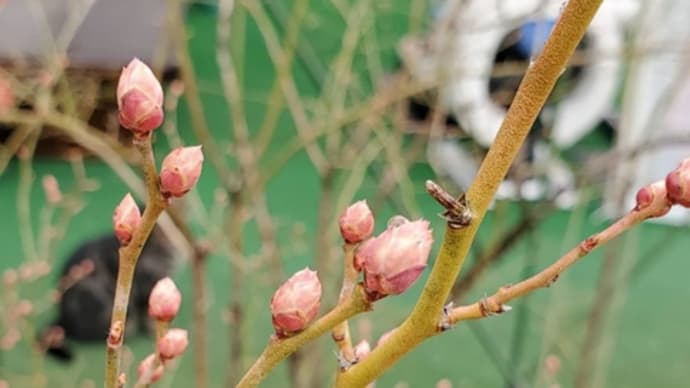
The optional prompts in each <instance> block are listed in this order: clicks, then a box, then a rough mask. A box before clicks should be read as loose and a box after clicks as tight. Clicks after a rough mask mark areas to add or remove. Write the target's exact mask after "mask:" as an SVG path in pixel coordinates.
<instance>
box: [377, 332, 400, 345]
mask: <svg viewBox="0 0 690 388" xmlns="http://www.w3.org/2000/svg"><path fill="white" fill-rule="evenodd" d="M395 330H396V329H391V330H388V331H387V332H385V333H383V334H381V337H379V340H378V341H376V346H381V345H383V344H384V343H386V341H388V340H389V339H390V338H391V336H392V335H393V333H395Z"/></svg>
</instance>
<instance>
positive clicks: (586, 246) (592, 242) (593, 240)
mask: <svg viewBox="0 0 690 388" xmlns="http://www.w3.org/2000/svg"><path fill="white" fill-rule="evenodd" d="M597 245H599V237H598V236H597V235H594V236H589V237H587V238H586V239H585V241H583V242H582V243H581V244H580V249H582V251H583V252H584V253H585V254H587V253H589V252H591V251H592V250H593V249H594V248H596V247H597Z"/></svg>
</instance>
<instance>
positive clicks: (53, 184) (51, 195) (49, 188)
mask: <svg viewBox="0 0 690 388" xmlns="http://www.w3.org/2000/svg"><path fill="white" fill-rule="evenodd" d="M41 183H42V184H43V193H44V194H45V196H46V200H47V201H48V203H49V204H51V205H56V204H57V203H58V202H60V200H62V193H61V192H60V184H59V183H58V181H57V179H55V176H53V175H44V176H43V180H42V181H41Z"/></svg>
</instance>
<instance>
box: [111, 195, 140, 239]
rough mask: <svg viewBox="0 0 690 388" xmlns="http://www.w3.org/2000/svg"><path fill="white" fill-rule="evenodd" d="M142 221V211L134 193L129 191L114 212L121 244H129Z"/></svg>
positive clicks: (116, 232) (115, 227) (115, 225)
mask: <svg viewBox="0 0 690 388" xmlns="http://www.w3.org/2000/svg"><path fill="white" fill-rule="evenodd" d="M140 222H141V212H140V211H139V207H138V206H137V203H136V202H134V198H132V195H131V194H129V193H127V195H125V197H124V198H122V201H120V204H119V205H117V207H116V208H115V212H114V213H113V229H114V230H115V236H116V237H117V239H118V240H120V244H122V245H123V246H124V245H127V244H129V242H130V241H131V240H132V236H133V235H134V231H135V230H137V228H138V227H139V223H140Z"/></svg>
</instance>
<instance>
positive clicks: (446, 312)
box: [438, 301, 453, 332]
mask: <svg viewBox="0 0 690 388" xmlns="http://www.w3.org/2000/svg"><path fill="white" fill-rule="evenodd" d="M452 311H453V302H452V301H451V302H448V303H447V304H446V305H445V306H443V310H441V317H440V318H439V323H438V330H439V331H441V332H444V331H448V330H450V329H452V328H453V323H452V322H451V318H450V314H451V312H452Z"/></svg>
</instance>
